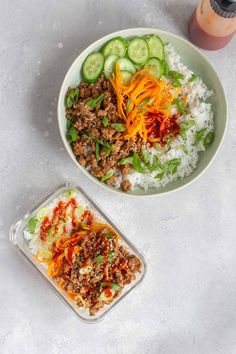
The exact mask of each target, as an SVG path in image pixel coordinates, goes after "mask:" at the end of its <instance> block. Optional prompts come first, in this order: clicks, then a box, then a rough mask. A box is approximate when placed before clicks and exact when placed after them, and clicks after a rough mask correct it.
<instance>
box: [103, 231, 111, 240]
mask: <svg viewBox="0 0 236 354" xmlns="http://www.w3.org/2000/svg"><path fill="white" fill-rule="evenodd" d="M102 236H104V237H106V238H108V239H109V238H112V237H113V234H112V233H111V232H105V233H104V234H102Z"/></svg>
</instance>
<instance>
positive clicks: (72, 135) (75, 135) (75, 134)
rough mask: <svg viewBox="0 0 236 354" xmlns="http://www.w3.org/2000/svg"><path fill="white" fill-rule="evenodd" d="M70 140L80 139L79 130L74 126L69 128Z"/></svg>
mask: <svg viewBox="0 0 236 354" xmlns="http://www.w3.org/2000/svg"><path fill="white" fill-rule="evenodd" d="M69 137H70V142H73V143H74V142H75V141H76V140H77V139H78V132H77V130H76V129H75V128H74V127H71V128H70V130H69Z"/></svg>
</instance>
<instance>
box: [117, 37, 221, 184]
mask: <svg viewBox="0 0 236 354" xmlns="http://www.w3.org/2000/svg"><path fill="white" fill-rule="evenodd" d="M165 58H166V61H167V62H168V64H169V68H170V70H175V71H178V72H180V73H182V74H183V75H184V78H183V80H180V81H181V83H182V85H183V86H182V89H183V92H184V93H185V94H187V95H188V111H189V112H188V114H187V115H182V116H181V117H180V118H179V122H187V121H188V120H190V119H194V120H195V125H194V126H193V127H192V128H190V129H189V130H187V132H186V135H187V140H186V141H184V140H183V139H182V137H181V136H180V135H179V136H178V137H177V138H176V139H173V141H172V142H171V144H170V145H169V148H168V149H167V148H165V149H164V148H163V149H162V150H161V151H157V150H156V149H155V148H151V149H149V152H150V153H151V158H153V156H154V155H157V156H158V158H159V159H160V161H161V162H163V163H164V162H166V161H168V160H171V159H174V158H180V159H181V164H180V165H179V167H178V169H177V172H176V173H175V174H174V175H172V174H171V173H165V174H164V176H163V177H162V178H161V179H158V178H155V177H156V176H157V173H158V172H157V171H154V172H150V171H148V172H146V173H139V172H133V173H131V174H129V175H128V176H127V179H128V180H129V181H130V182H131V184H132V186H133V188H132V190H136V189H140V187H141V188H143V189H144V190H147V189H148V188H155V189H157V188H159V187H163V186H165V185H166V184H168V183H170V182H173V181H175V180H177V179H178V178H181V179H182V178H184V177H185V176H188V175H190V174H191V173H192V172H193V170H194V169H195V168H196V167H197V162H198V159H199V152H200V151H204V150H205V147H204V146H203V144H202V142H199V143H198V144H194V142H195V138H196V132H198V131H199V130H201V129H203V128H205V129H206V133H205V134H207V133H208V132H211V131H213V130H214V121H213V112H212V107H211V104H210V103H206V102H205V101H206V99H207V98H209V97H211V96H212V95H213V91H212V90H210V89H208V88H207V87H206V85H205V84H204V83H203V81H202V79H201V78H197V79H196V80H195V81H193V82H189V79H190V78H191V76H192V74H193V72H192V71H191V70H190V69H189V68H188V67H187V66H186V65H184V64H183V63H182V62H181V58H180V56H179V55H178V54H177V53H176V51H175V50H174V48H173V47H172V46H171V45H170V44H166V45H165ZM181 145H185V146H186V148H187V149H188V154H186V153H185V152H184V151H183V149H182V147H181ZM119 184H120V180H119V179H117V187H119Z"/></svg>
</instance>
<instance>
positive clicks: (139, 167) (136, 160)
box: [133, 152, 145, 173]
mask: <svg viewBox="0 0 236 354" xmlns="http://www.w3.org/2000/svg"><path fill="white" fill-rule="evenodd" d="M133 167H134V169H135V170H136V171H137V172H139V173H144V172H145V168H144V167H143V166H142V162H141V160H140V158H139V156H138V154H137V152H135V153H134V155H133Z"/></svg>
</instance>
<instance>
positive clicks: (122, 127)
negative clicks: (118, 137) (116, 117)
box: [111, 123, 126, 132]
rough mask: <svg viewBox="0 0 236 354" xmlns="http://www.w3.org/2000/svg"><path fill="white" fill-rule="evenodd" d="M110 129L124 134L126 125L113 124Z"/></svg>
mask: <svg viewBox="0 0 236 354" xmlns="http://www.w3.org/2000/svg"><path fill="white" fill-rule="evenodd" d="M111 127H112V128H113V129H115V130H117V131H118V132H124V131H125V130H126V125H125V124H124V123H113V124H111Z"/></svg>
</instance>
